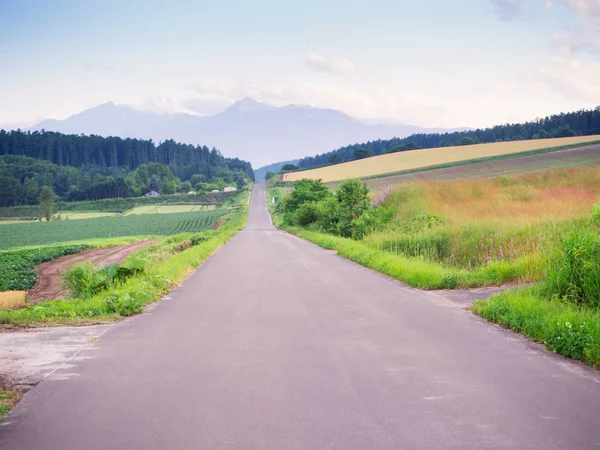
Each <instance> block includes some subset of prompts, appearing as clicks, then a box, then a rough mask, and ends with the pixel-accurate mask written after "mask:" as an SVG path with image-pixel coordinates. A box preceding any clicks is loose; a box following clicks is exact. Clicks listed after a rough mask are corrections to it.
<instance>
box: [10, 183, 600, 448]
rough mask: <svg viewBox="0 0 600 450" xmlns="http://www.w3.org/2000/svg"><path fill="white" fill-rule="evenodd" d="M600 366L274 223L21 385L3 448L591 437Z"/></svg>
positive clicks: (260, 199) (376, 444)
mask: <svg viewBox="0 0 600 450" xmlns="http://www.w3.org/2000/svg"><path fill="white" fill-rule="evenodd" d="M599 381H600V380H599V378H598V376H597V374H596V372H594V371H592V370H588V369H586V368H584V367H582V366H580V365H579V364H577V363H572V362H568V361H566V360H563V359H561V358H558V357H555V356H553V355H551V354H549V353H546V352H544V351H541V350H540V349H539V348H538V347H537V346H535V345H534V344H530V343H527V342H526V341H525V340H524V339H522V338H520V337H518V336H517V335H514V334H513V333H510V332H508V331H505V330H502V329H500V328H499V327H497V326H494V325H490V324H487V323H485V322H483V321H482V320H480V319H478V318H477V317H475V316H473V315H471V314H470V313H469V312H467V311H465V310H464V309H462V308H460V307H457V306H455V304H453V303H452V302H448V301H445V300H444V299H443V298H442V297H439V296H438V295H435V294H431V293H423V292H419V291H416V290H413V289H409V288H406V287H403V286H401V285H400V284H398V283H396V282H394V281H392V280H390V279H388V278H386V277H384V276H381V275H379V274H376V273H374V272H372V271H370V270H368V269H364V268H362V267H359V266H357V265H355V264H353V263H351V262H349V261H346V260H343V259H342V258H340V257H338V256H336V255H335V254H334V253H333V252H328V251H325V250H322V249H320V248H317V247H316V246H314V245H312V244H310V243H307V242H304V241H302V240H300V239H298V238H295V237H292V236H289V235H287V234H285V233H282V232H280V231H277V230H275V229H274V228H273V226H272V225H271V222H270V219H269V216H268V213H267V209H266V204H265V196H264V188H263V187H262V186H261V185H257V186H256V187H255V190H254V193H253V196H252V208H251V213H250V218H249V223H248V226H247V227H246V229H245V230H244V231H242V232H240V233H238V235H237V236H235V237H234V238H233V239H232V240H231V241H230V242H229V243H228V244H227V245H226V246H225V247H223V248H222V249H220V250H219V251H218V252H217V253H216V254H215V255H214V256H213V257H212V258H210V259H209V260H208V261H207V262H206V263H205V264H203V265H202V266H201V267H200V269H199V270H198V271H197V272H196V273H195V274H194V275H192V276H191V277H190V278H189V279H188V280H187V281H186V282H185V283H184V284H183V285H182V286H181V287H180V288H179V289H177V290H176V291H174V292H173V293H172V294H171V296H170V298H169V299H166V300H164V301H163V302H161V303H160V304H159V305H158V306H157V307H156V308H154V309H153V310H152V311H150V312H149V313H147V314H144V315H141V316H138V317H136V318H134V319H132V320H129V321H125V322H122V323H119V324H117V325H115V326H113V327H111V328H110V329H109V330H108V331H107V332H105V333H104V334H103V335H102V336H101V337H100V339H99V340H98V341H95V342H94V343H93V344H92V346H91V347H90V349H89V350H87V351H85V352H84V353H83V354H81V355H80V358H78V359H77V360H76V361H73V363H72V364H71V365H67V366H65V367H63V368H61V369H59V370H57V371H56V372H55V373H54V374H53V375H52V376H50V377H48V378H46V379H45V380H44V381H42V382H41V383H40V384H39V385H38V386H37V387H36V388H34V389H33V390H32V391H30V392H29V393H28V394H27V395H26V396H25V399H24V400H23V402H21V404H20V405H19V406H18V407H17V408H16V410H15V412H14V416H13V418H12V419H11V420H10V423H9V425H7V426H4V427H2V428H0V448H1V449H7V450H8V449H11V450H12V449H14V450H17V449H18V450H33V449H45V450H71V449H73V450H86V449H90V450H92V449H93V450H100V449H113V450H116V449H144V450H151V449H157V450H158V449H211V450H212V449H273V450H283V449H286V450H287V449H310V450H320V449H471V448H473V449H475V448H477V449H485V448H503V449H504V448H513V449H545V450H549V449H589V448H597V447H599V446H600V383H599Z"/></svg>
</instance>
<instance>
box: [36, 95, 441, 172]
mask: <svg viewBox="0 0 600 450" xmlns="http://www.w3.org/2000/svg"><path fill="white" fill-rule="evenodd" d="M29 129H30V130H41V129H45V130H50V131H59V132H62V133H72V134H81V133H84V134H98V135H102V136H119V137H131V138H144V139H153V140H154V141H156V142H158V141H164V140H166V139H174V140H176V141H178V142H183V143H188V144H194V145H196V144H202V145H208V146H209V147H212V146H214V147H217V148H218V149H220V150H221V151H222V152H223V154H224V155H226V156H228V157H239V158H241V159H245V160H249V161H251V162H252V163H253V165H254V166H255V167H260V166H264V165H266V164H269V163H271V162H273V161H283V160H294V159H298V158H302V157H305V156H307V155H316V154H319V153H323V152H327V151H331V150H333V149H335V148H339V147H341V146H344V145H349V144H354V143H357V142H366V141H370V140H373V139H386V138H392V137H405V136H409V135H411V134H414V133H435V132H445V131H450V130H445V129H441V128H421V127H416V126H412V125H385V124H376V125H375V124H370V125H369V124H365V123H363V122H361V121H359V120H357V119H354V118H352V117H350V116H348V115H346V114H344V113H342V112H340V111H335V110H332V109H321V108H314V107H311V106H299V105H288V106H282V107H275V106H271V105H268V104H265V103H261V102H257V101H255V100H253V99H250V98H245V99H243V100H240V101H238V102H236V103H234V104H233V105H231V106H230V107H229V108H227V109H225V110H224V111H222V112H220V113H218V114H215V115H213V116H196V115H192V114H158V113H153V112H149V111H140V110H137V109H134V108H131V107H129V106H122V105H115V104H114V103H112V102H109V103H105V104H103V105H100V106H97V107H95V108H91V109H88V110H85V111H83V112H81V113H79V114H75V115H73V116H71V117H69V118H67V119H65V120H55V119H49V120H44V121H42V122H40V123H38V124H37V125H34V126H33V127H31V128H29Z"/></svg>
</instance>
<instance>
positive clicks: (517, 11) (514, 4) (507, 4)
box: [490, 0, 522, 21]
mask: <svg viewBox="0 0 600 450" xmlns="http://www.w3.org/2000/svg"><path fill="white" fill-rule="evenodd" d="M490 1H491V2H492V5H494V9H495V11H496V15H497V16H498V17H499V18H500V19H501V20H506V21H509V20H513V19H516V18H517V17H519V16H520V15H521V6H522V5H521V2H522V0H490Z"/></svg>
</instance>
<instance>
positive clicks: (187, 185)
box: [181, 181, 192, 194]
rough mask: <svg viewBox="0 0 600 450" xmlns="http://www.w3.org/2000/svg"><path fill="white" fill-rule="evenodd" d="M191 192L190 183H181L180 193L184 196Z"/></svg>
mask: <svg viewBox="0 0 600 450" xmlns="http://www.w3.org/2000/svg"><path fill="white" fill-rule="evenodd" d="M191 190H192V183H190V182H189V181H184V182H183V183H181V192H183V193H184V194H187V193H188V192H190V191H191Z"/></svg>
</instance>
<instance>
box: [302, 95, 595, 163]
mask: <svg viewBox="0 0 600 450" xmlns="http://www.w3.org/2000/svg"><path fill="white" fill-rule="evenodd" d="M594 134H600V106H599V107H597V108H595V109H592V110H585V109H584V110H580V111H576V112H572V113H561V114H556V115H552V116H548V117H545V118H543V119H536V120H534V121H531V122H526V123H522V124H505V125H497V126H494V127H491V128H485V129H477V130H468V131H457V132H453V133H433V134H413V135H411V136H408V137H405V138H402V139H400V138H393V139H387V140H377V141H370V142H367V143H364V144H353V145H348V146H346V147H342V148H339V149H337V150H333V151H331V152H327V153H323V154H320V155H316V156H308V157H306V158H302V159H301V160H300V161H299V162H298V164H297V165H298V167H299V168H301V169H308V168H313V167H319V166H325V165H331V164H339V163H342V162H347V161H353V160H356V159H362V158H366V157H369V156H376V155H382V154H384V153H393V152H399V151H407V150H414V149H419V148H435V147H453V146H457V145H470V144H479V143H488V142H501V141H520V140H526V139H547V138H556V137H569V136H589V135H594ZM448 151H451V150H448Z"/></svg>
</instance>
